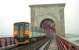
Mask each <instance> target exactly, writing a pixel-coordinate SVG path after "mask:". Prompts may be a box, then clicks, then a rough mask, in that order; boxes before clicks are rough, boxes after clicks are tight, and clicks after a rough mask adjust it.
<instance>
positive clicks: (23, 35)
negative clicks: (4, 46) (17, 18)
mask: <svg viewBox="0 0 79 50" xmlns="http://www.w3.org/2000/svg"><path fill="white" fill-rule="evenodd" d="M44 37H45V33H42V32H41V33H39V32H35V31H32V27H31V24H30V23H28V22H17V23H14V38H15V42H16V44H17V45H21V44H29V43H31V42H35V41H38V40H39V39H43V38H44Z"/></svg>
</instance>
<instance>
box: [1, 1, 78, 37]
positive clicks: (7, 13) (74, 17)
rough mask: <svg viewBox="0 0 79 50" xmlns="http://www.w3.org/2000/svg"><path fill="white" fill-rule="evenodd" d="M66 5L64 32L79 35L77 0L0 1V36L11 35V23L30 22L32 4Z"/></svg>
mask: <svg viewBox="0 0 79 50" xmlns="http://www.w3.org/2000/svg"><path fill="white" fill-rule="evenodd" d="M54 3H66V6H65V10H64V16H65V32H66V33H77V34H78V33H79V31H78V30H79V28H78V26H79V23H78V21H79V17H78V16H79V14H78V13H79V10H78V9H79V5H78V4H79V0H0V35H7V36H8V35H12V33H13V23H15V22H20V21H25V22H30V21H31V19H30V18H31V14H30V12H31V11H30V7H29V5H32V4H54Z"/></svg>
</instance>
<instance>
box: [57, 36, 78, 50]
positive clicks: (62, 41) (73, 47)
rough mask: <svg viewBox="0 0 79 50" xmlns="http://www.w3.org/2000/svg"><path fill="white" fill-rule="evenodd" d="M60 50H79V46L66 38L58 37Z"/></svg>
mask: <svg viewBox="0 0 79 50" xmlns="http://www.w3.org/2000/svg"><path fill="white" fill-rule="evenodd" d="M56 42H57V46H58V50H79V45H77V44H75V43H73V42H71V41H69V40H67V39H66V38H64V37H62V36H60V35H56Z"/></svg>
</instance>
